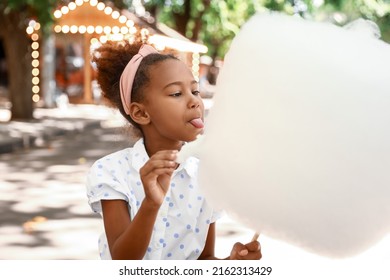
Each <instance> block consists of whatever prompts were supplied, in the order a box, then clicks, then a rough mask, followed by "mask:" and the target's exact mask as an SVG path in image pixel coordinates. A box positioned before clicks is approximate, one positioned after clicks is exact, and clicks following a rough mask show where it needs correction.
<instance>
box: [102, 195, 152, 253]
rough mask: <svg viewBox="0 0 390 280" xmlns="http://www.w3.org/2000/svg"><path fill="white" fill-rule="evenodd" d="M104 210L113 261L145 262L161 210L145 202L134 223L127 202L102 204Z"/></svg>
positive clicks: (105, 226) (106, 202)
mask: <svg viewBox="0 0 390 280" xmlns="http://www.w3.org/2000/svg"><path fill="white" fill-rule="evenodd" d="M102 208H103V219H104V228H105V231H106V236H107V241H108V245H109V248H110V253H111V257H112V259H113V260H115V259H122V260H124V259H129V260H141V259H142V258H143V257H144V256H145V253H146V250H147V248H148V244H149V242H150V238H151V235H152V231H153V226H154V223H155V221H156V217H157V213H158V209H159V208H156V207H155V206H154V205H150V204H149V203H148V202H147V201H146V200H144V201H143V202H142V203H141V206H140V208H139V210H138V212H137V214H136V215H135V217H134V219H133V221H131V218H130V215H129V210H128V204H127V202H126V201H124V200H102Z"/></svg>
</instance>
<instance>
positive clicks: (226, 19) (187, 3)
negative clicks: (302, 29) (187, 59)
mask: <svg viewBox="0 0 390 280" xmlns="http://www.w3.org/2000/svg"><path fill="white" fill-rule="evenodd" d="M128 2H129V3H130V4H131V3H132V2H133V1H131V0H128ZM388 2H389V1H387V3H386V1H383V0H144V1H143V4H144V6H145V8H146V9H147V11H148V12H150V14H151V15H152V16H154V17H156V18H157V21H161V22H164V23H165V24H167V25H169V26H171V27H172V28H174V29H175V30H177V31H178V32H180V33H181V34H183V35H184V36H186V37H187V38H189V39H191V40H193V41H201V42H202V43H204V44H206V45H207V46H208V48H209V54H210V55H211V56H213V57H223V56H224V54H225V53H226V51H227V49H228V47H229V45H230V43H231V40H232V39H233V38H234V36H235V35H236V34H237V32H238V31H239V29H240V27H241V26H242V24H243V23H244V22H246V21H247V20H248V19H249V18H250V17H251V16H252V15H253V14H255V13H256V12H258V11H264V10H273V11H281V12H284V13H287V14H299V15H301V16H303V17H306V18H312V19H315V20H319V21H324V20H326V21H332V22H334V23H336V24H345V23H346V22H348V21H351V20H353V19H356V18H358V17H363V18H367V19H371V20H373V21H375V22H376V23H377V24H378V25H379V27H380V29H381V31H382V35H383V38H384V39H385V40H390V24H389V23H390V16H389V12H390V6H389V3H388ZM340 18H342V19H344V21H342V22H340V21H338V20H340Z"/></svg>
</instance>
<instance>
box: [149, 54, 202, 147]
mask: <svg viewBox="0 0 390 280" xmlns="http://www.w3.org/2000/svg"><path fill="white" fill-rule="evenodd" d="M149 74H150V84H149V86H148V87H147V88H146V91H145V103H144V105H145V108H146V111H147V112H148V114H149V116H150V119H151V126H152V127H153V131H154V132H155V133H156V135H155V136H159V137H162V138H165V139H167V140H168V139H169V140H175V141H192V140H195V138H196V136H197V135H198V134H200V133H201V132H202V131H203V114H204V106H203V102H202V99H201V97H200V95H199V85H198V83H197V82H196V81H195V79H194V76H193V75H192V73H191V71H190V70H189V69H188V67H187V66H186V65H185V64H184V63H183V62H182V61H180V60H175V59H168V60H165V61H162V62H160V63H158V64H157V65H156V66H154V67H152V68H151V69H150V72H149Z"/></svg>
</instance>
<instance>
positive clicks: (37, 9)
mask: <svg viewBox="0 0 390 280" xmlns="http://www.w3.org/2000/svg"><path fill="white" fill-rule="evenodd" d="M58 2H59V1H58V0H2V3H1V4H0V13H2V14H3V15H6V14H8V13H18V14H19V15H20V16H21V19H22V18H24V19H36V20H37V21H38V22H39V23H40V24H41V25H42V26H43V28H44V30H45V27H46V26H47V25H48V24H50V23H51V22H52V21H53V15H52V13H53V9H54V7H55V6H56V4H57V3H58Z"/></svg>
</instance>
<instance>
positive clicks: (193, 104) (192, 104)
mask: <svg viewBox="0 0 390 280" xmlns="http://www.w3.org/2000/svg"><path fill="white" fill-rule="evenodd" d="M201 103H202V100H201V99H200V97H199V96H196V95H193V94H192V93H191V98H190V100H189V101H188V107H189V108H191V109H195V108H198V107H200V105H201Z"/></svg>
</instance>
